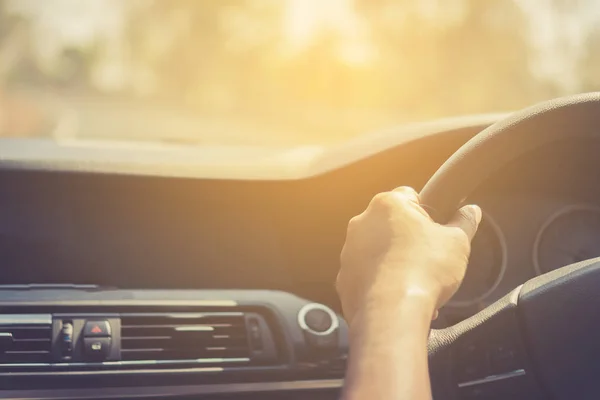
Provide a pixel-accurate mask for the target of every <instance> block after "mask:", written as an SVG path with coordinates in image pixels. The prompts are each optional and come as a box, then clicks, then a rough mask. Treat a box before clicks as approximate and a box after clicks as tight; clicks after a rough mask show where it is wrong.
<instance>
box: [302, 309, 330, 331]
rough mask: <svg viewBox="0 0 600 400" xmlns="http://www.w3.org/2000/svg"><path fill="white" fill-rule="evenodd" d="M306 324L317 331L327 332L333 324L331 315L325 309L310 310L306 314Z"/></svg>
mask: <svg viewBox="0 0 600 400" xmlns="http://www.w3.org/2000/svg"><path fill="white" fill-rule="evenodd" d="M304 321H305V322H306V326H308V327H309V328H310V329H312V330H313V331H315V332H326V331H327V330H328V329H329V328H330V327H331V325H332V324H333V319H332V318H331V315H329V313H327V312H326V311H324V310H320V309H313V310H309V311H308V312H307V313H306V315H305V316H304Z"/></svg>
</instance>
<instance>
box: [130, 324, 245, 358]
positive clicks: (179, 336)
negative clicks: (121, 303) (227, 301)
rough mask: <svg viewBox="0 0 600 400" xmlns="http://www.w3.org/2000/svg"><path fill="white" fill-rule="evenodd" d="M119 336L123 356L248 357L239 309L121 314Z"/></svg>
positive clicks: (243, 326) (243, 325)
mask: <svg viewBox="0 0 600 400" xmlns="http://www.w3.org/2000/svg"><path fill="white" fill-rule="evenodd" d="M121 338H122V343H121V345H122V346H121V352H122V353H121V354H122V357H123V359H124V360H188V359H199V358H215V359H216V358H247V357H249V353H250V351H249V348H248V339H247V335H246V325H245V318H244V315H243V314H241V313H231V315H218V316H212V315H210V313H200V314H190V315H189V316H187V315H185V314H178V315H177V316H176V317H174V316H173V315H156V314H154V315H149V316H145V315H135V316H131V315H123V316H122V317H121Z"/></svg>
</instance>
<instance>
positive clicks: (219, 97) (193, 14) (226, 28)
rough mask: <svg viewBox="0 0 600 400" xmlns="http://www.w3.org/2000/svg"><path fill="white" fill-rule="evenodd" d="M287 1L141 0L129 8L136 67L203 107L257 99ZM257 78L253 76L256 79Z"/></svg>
mask: <svg viewBox="0 0 600 400" xmlns="http://www.w3.org/2000/svg"><path fill="white" fill-rule="evenodd" d="M282 11H283V3H282V2H274V1H264V0H241V1H240V0H220V1H196V0H171V1H138V2H136V3H135V4H133V7H131V8H130V10H129V24H128V27H129V32H128V42H129V46H130V49H131V54H132V59H133V60H132V63H133V65H134V68H137V69H141V70H144V71H145V73H146V75H148V74H149V75H151V76H152V77H153V78H152V80H153V82H154V85H155V89H156V90H157V91H158V92H159V93H161V94H162V95H166V96H170V97H171V98H177V99H179V100H181V101H183V102H185V103H187V104H192V105H195V106H197V107H200V108H202V109H208V108H223V109H232V108H242V109H243V108H245V107H249V106H252V103H253V102H255V101H256V98H257V96H258V94H260V93H264V92H265V91H266V89H268V88H266V87H265V85H268V82H269V80H268V79H264V80H263V79H262V78H267V77H268V76H269V72H270V71H269V66H270V65H272V63H271V62H269V61H270V58H272V57H273V51H274V50H275V49H276V48H277V46H278V41H279V40H280V38H281V31H280V24H279V23H278V22H279V21H280V20H281V16H280V15H281V13H282ZM249 77H251V79H249Z"/></svg>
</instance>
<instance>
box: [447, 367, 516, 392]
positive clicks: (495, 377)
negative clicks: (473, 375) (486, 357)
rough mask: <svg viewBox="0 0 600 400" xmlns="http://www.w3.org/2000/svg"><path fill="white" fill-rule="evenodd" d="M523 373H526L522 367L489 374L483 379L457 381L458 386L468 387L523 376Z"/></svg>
mask: <svg viewBox="0 0 600 400" xmlns="http://www.w3.org/2000/svg"><path fill="white" fill-rule="evenodd" d="M525 374H526V372H525V370H524V369H517V370H515V371H511V372H507V373H506V374H499V375H491V376H488V377H485V378H483V379H476V380H474V381H468V382H463V383H459V384H458V387H459V388H465V387H470V386H477V385H484V384H486V383H490V382H497V381H502V380H505V379H511V378H516V377H519V376H523V375H525Z"/></svg>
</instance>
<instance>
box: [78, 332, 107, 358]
mask: <svg viewBox="0 0 600 400" xmlns="http://www.w3.org/2000/svg"><path fill="white" fill-rule="evenodd" d="M110 342H111V340H110V338H107V337H103V338H84V339H83V345H84V352H85V358H86V360H88V361H103V360H105V359H106V358H107V357H108V355H109V353H110V345H111V343H110Z"/></svg>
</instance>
